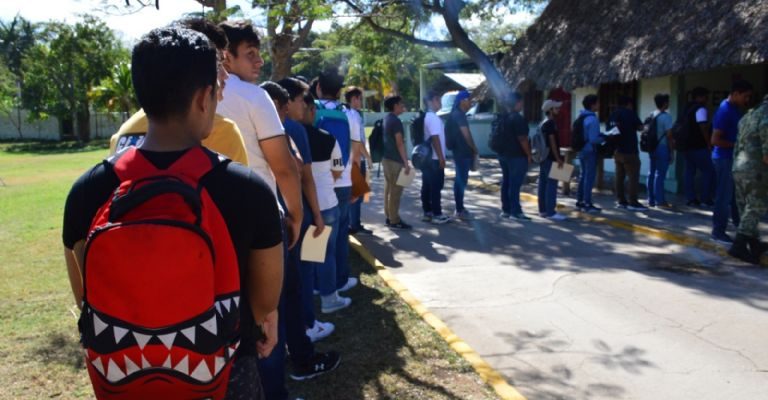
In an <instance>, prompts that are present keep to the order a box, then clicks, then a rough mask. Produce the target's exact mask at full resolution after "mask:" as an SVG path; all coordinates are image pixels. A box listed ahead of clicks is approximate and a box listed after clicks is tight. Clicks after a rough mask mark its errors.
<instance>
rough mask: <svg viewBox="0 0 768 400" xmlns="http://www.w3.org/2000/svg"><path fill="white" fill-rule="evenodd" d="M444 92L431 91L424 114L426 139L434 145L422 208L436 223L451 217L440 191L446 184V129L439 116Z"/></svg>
mask: <svg viewBox="0 0 768 400" xmlns="http://www.w3.org/2000/svg"><path fill="white" fill-rule="evenodd" d="M441 96H442V94H441V93H440V92H437V91H430V92H429V93H427V97H426V98H424V105H425V106H426V107H427V113H426V115H425V116H424V140H425V141H429V142H430V144H431V145H432V161H431V163H430V167H429V168H425V169H424V171H423V178H422V182H421V208H422V209H423V210H424V216H425V217H427V218H428V220H429V221H430V222H432V223H433V224H436V225H442V224H445V223H446V222H449V221H450V220H451V219H450V218H449V217H448V216H447V215H445V214H443V209H442V206H441V204H440V203H441V199H440V197H441V195H440V192H441V191H442V190H443V185H444V184H445V153H446V148H445V129H444V127H443V120H442V119H440V117H438V116H437V114H436V113H437V111H438V110H439V109H440V106H441V104H440V99H441Z"/></svg>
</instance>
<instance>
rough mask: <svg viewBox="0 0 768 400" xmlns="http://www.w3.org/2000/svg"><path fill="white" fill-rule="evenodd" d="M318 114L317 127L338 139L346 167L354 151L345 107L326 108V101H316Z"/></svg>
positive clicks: (340, 105)
mask: <svg viewBox="0 0 768 400" xmlns="http://www.w3.org/2000/svg"><path fill="white" fill-rule="evenodd" d="M315 105H316V106H317V113H316V114H315V127H317V128H319V129H322V130H324V131H326V132H328V133H330V134H331V135H333V137H335V138H336V141H337V142H339V148H340V149H341V159H342V161H343V162H344V166H346V165H347V163H348V162H349V156H350V154H351V153H350V150H351V149H352V140H351V138H352V137H351V133H350V129H349V119H347V113H345V112H344V105H343V104H338V105H337V106H336V107H335V108H326V101H324V100H315Z"/></svg>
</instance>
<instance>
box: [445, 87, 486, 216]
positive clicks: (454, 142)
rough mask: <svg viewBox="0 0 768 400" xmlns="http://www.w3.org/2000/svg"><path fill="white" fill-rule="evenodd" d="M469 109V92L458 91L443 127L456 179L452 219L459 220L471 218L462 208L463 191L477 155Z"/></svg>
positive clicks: (470, 103) (470, 104)
mask: <svg viewBox="0 0 768 400" xmlns="http://www.w3.org/2000/svg"><path fill="white" fill-rule="evenodd" d="M470 107H472V102H471V101H470V100H469V92H467V91H466V90H462V91H460V92H459V93H458V94H456V97H455V98H454V100H453V109H452V110H451V113H450V114H448V120H447V121H446V125H445V133H446V144H447V145H448V148H450V149H451V151H452V152H453V164H454V167H455V169H456V177H455V178H454V180H453V197H454V200H455V201H456V211H455V213H454V218H456V219H459V220H469V219H471V218H472V215H471V214H470V213H469V211H467V209H466V208H464V191H465V190H466V189H467V183H469V170H470V168H472V164H473V163H474V162H475V159H476V158H477V154H478V152H477V146H475V141H474V139H472V132H470V130H469V121H467V111H469V108H470Z"/></svg>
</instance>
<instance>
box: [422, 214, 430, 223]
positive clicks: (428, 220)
mask: <svg viewBox="0 0 768 400" xmlns="http://www.w3.org/2000/svg"><path fill="white" fill-rule="evenodd" d="M421 222H432V213H424V215H422V216H421Z"/></svg>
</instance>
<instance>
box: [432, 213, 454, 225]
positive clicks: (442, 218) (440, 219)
mask: <svg viewBox="0 0 768 400" xmlns="http://www.w3.org/2000/svg"><path fill="white" fill-rule="evenodd" d="M448 222H451V217H449V216H447V215H443V214H440V215H438V216H436V217H432V223H433V224H435V225H443V224H447V223H448Z"/></svg>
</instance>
